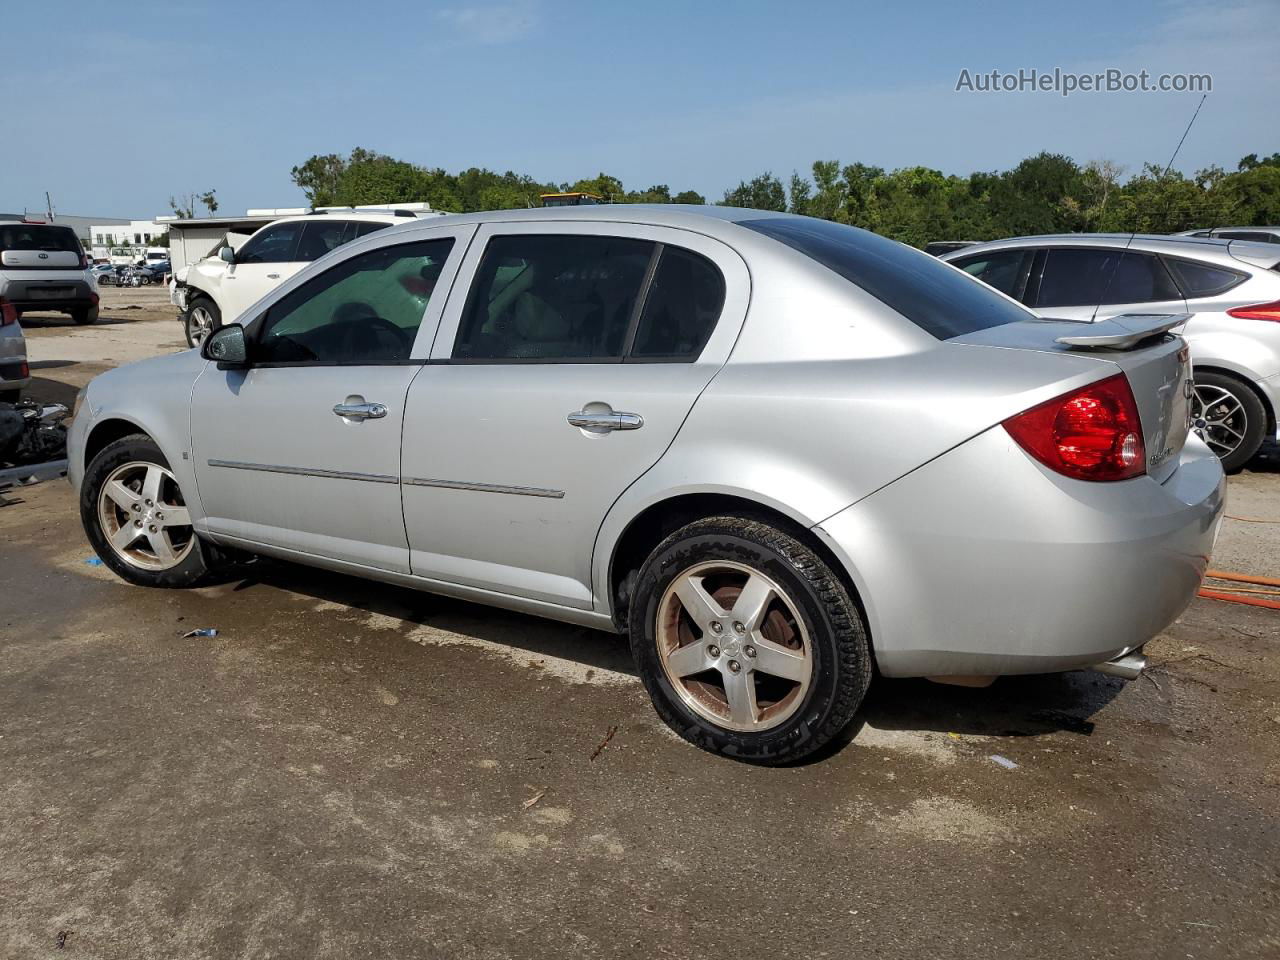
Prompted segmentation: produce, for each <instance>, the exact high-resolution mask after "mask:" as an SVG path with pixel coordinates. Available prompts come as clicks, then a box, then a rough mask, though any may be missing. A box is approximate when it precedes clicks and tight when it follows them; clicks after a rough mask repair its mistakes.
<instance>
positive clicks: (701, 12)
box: [0, 0, 1280, 217]
mask: <svg viewBox="0 0 1280 960" xmlns="http://www.w3.org/2000/svg"><path fill="white" fill-rule="evenodd" d="M108 10H109V12H108ZM1278 12H1280V10H1277V8H1276V4H1275V0H1240V2H1234V0H1224V2H1220V3H1212V4H1209V3H1204V2H1203V0H1199V2H1196V3H1180V2H1174V3H1151V2H1132V3H1116V2H1115V0H1110V2H1095V0H1073V2H1071V3H1064V4H1034V3H1027V2H1026V0H1022V2H1017V3H1004V2H999V3H994V2H993V3H981V4H978V3H972V2H970V3H957V2H955V0H947V2H943V3H925V2H919V0H917V2H914V3H899V4H894V3H884V2H878V3H866V4H863V3H850V2H845V3H839V2H834V3H827V2H820V3H803V2H797V3H789V4H781V3H777V2H742V3H732V2H729V0H722V2H717V3H708V2H703V3H691V2H690V3H682V2H666V0H650V2H648V3H644V4H635V3H626V4H624V3H617V4H613V3H598V2H597V3H585V2H582V3H579V2H557V0H498V2H487V0H476V2H469V0H445V2H438V3H437V2H426V0H419V2H398V0H393V2H380V0H365V2H362V3H352V2H345V3H338V2H330V0H310V2H273V0H258V2H255V3H244V2H240V0H222V2H218V3H197V2H182V0H165V2H151V0H134V2H131V3H129V4H111V5H110V7H109V8H108V6H106V5H103V4H89V3H84V4H78V3H42V4H34V3H16V2H6V3H4V5H3V10H2V11H0V36H3V45H4V51H5V52H4V55H3V56H0V91H3V95H2V97H0V104H3V106H2V107H0V116H3V117H4V121H5V124H4V125H5V133H4V136H3V138H2V139H0V210H6V211H9V210H14V209H21V208H23V207H24V206H27V207H30V208H33V209H35V208H41V207H42V206H43V203H44V191H45V190H49V191H50V192H51V193H52V194H53V197H54V202H55V205H56V207H57V208H58V209H59V210H61V211H63V212H65V213H69V214H71V213H74V214H88V215H101V216H130V217H149V216H152V215H154V214H158V213H162V212H166V209H167V200H168V197H169V196H170V195H171V194H180V193H185V192H192V191H202V190H205V189H208V188H209V187H215V188H217V191H218V196H219V199H220V202H221V204H222V210H223V211H224V212H241V211H243V210H244V209H245V208H246V207H250V206H290V205H295V204H299V203H301V202H303V198H302V195H301V192H300V191H298V189H297V188H296V187H295V186H294V185H293V183H292V182H291V180H290V177H289V168H290V167H291V166H293V165H294V164H297V163H300V162H302V161H303V160H305V159H306V158H307V157H309V156H310V155H312V154H314V153H329V152H336V153H346V152H347V151H349V150H350V149H351V148H352V147H355V146H363V147H366V148H369V149H373V150H378V151H381V152H383V153H388V154H391V155H393V156H396V157H399V158H402V159H406V160H411V161H413V162H416V163H421V164H425V165H429V166H442V167H444V168H446V169H448V170H458V169H461V168H465V167H469V166H487V167H490V168H494V169H498V170H507V169H512V170H516V171H518V172H522V173H529V174H531V175H533V176H535V177H537V178H539V179H545V180H556V181H559V180H573V179H576V178H578V177H580V176H591V175H594V174H595V173H598V172H600V171H602V170H603V171H605V172H608V173H611V174H613V175H615V176H618V177H620V178H621V179H622V181H623V183H624V184H625V185H626V186H627V187H628V188H644V187H647V186H649V185H651V184H654V183H667V184H669V185H670V186H671V188H672V189H673V191H674V190H680V189H685V188H692V189H695V190H698V191H700V192H702V193H704V194H706V195H707V196H708V197H709V198H711V199H718V198H719V197H720V196H721V194H722V193H723V191H724V190H725V189H726V188H727V187H730V186H732V185H734V184H736V183H737V181H738V180H739V179H742V178H749V177H751V176H753V175H754V174H756V173H759V172H760V171H762V170H766V169H769V170H772V171H774V172H775V173H777V174H779V175H780V176H782V177H783V178H784V179H785V178H786V176H788V175H789V174H790V173H791V171H792V170H793V169H794V170H800V171H802V172H807V170H808V168H809V166H810V164H811V163H812V161H814V160H816V159H839V160H841V161H842V162H846V163H847V162H852V161H855V160H858V161H862V162H864V163H871V164H877V165H880V166H884V167H889V168H893V167H899V166H906V165H915V164H923V165H926V166H931V167H936V168H939V169H941V170H943V171H944V172H947V173H968V172H970V171H972V170H975V169H999V168H1004V167H1007V166H1010V165H1012V164H1013V163H1016V162H1017V161H1018V160H1019V159H1021V158H1022V157H1024V156H1027V155H1028V154H1031V153H1035V152H1037V151H1039V150H1042V149H1044V150H1052V151H1056V152H1062V153H1066V154H1069V155H1071V156H1073V157H1075V158H1076V159H1077V160H1080V161H1081V162H1086V161H1089V160H1094V159H1104V158H1105V159H1110V160H1114V161H1116V162H1119V163H1120V164H1122V165H1124V166H1125V167H1126V168H1127V169H1128V171H1130V172H1132V171H1134V170H1136V169H1138V168H1139V167H1140V166H1141V164H1142V163H1143V162H1144V161H1155V162H1160V163H1164V162H1165V161H1166V160H1167V159H1168V157H1169V154H1170V153H1171V151H1172V150H1173V147H1174V145H1175V144H1176V142H1177V139H1178V137H1179V136H1180V134H1181V132H1182V129H1183V127H1184V126H1185V125H1186V122H1187V120H1188V119H1189V117H1190V115H1191V112H1192V110H1193V109H1194V107H1195V104H1196V102H1197V100H1198V99H1199V96H1198V95H1195V94H1188V93H1179V94H1174V93H1168V94H1165V93H1145V94H1144V93H1130V94H1126V93H1113V94H1080V93H1078V94H1076V95H1074V96H1072V97H1070V98H1066V99H1064V98H1062V97H1060V96H1058V95H1056V94H1052V93H1017V94H976V93H957V92H955V84H956V79H957V77H958V75H959V73H960V70H961V69H962V68H967V69H969V70H971V71H974V72H978V71H990V70H992V69H999V70H1003V71H1016V70H1017V69H1018V68H1020V67H1026V68H1032V67H1035V68H1039V69H1042V70H1044V69H1047V70H1052V69H1053V68H1054V67H1061V68H1062V69H1064V70H1073V71H1079V72H1092V71H1095V70H1100V69H1105V68H1107V67H1117V68H1119V69H1122V70H1126V71H1134V72H1137V71H1139V70H1142V69H1146V70H1150V71H1152V72H1153V73H1160V72H1166V71H1167V72H1196V73H1210V74H1212V75H1213V81H1214V90H1213V93H1212V94H1211V95H1210V96H1209V99H1208V102H1207V103H1206V104H1205V108H1204V111H1203V112H1202V114H1201V116H1200V119H1199V120H1198V121H1197V124H1196V128H1195V130H1194V131H1193V132H1192V134H1191V136H1190V137H1189V138H1188V140H1187V144H1186V146H1185V147H1184V148H1183V152H1182V154H1181V155H1180V157H1179V160H1178V164H1177V166H1178V167H1179V168H1181V169H1183V170H1186V171H1188V172H1189V171H1192V170H1195V169H1197V168H1199V167H1203V166H1206V165H1208V164H1211V163H1217V164H1220V165H1223V166H1225V167H1227V168H1228V169H1233V168H1234V166H1235V163H1236V161H1237V160H1238V159H1239V158H1240V157H1241V156H1242V155H1243V154H1245V153H1250V152H1258V153H1271V152H1273V151H1276V150H1280V122H1277V121H1276V116H1277V104H1276V91H1277V90H1280V58H1277V57H1276V56H1275V26H1276V14H1277V13H1278Z"/></svg>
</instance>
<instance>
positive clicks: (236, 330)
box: [200, 323, 249, 367]
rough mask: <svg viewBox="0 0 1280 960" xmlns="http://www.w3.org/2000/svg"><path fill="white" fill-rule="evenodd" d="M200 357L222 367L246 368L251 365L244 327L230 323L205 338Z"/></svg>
mask: <svg viewBox="0 0 1280 960" xmlns="http://www.w3.org/2000/svg"><path fill="white" fill-rule="evenodd" d="M200 356H202V357H204V358H205V359H206V360H212V361H213V362H214V363H216V364H218V366H220V367H245V366H248V365H249V351H248V349H247V348H246V346H245V340H244V327H242V326H240V324H238V323H230V324H227V326H225V327H219V328H218V329H217V330H215V331H213V333H211V334H209V335H208V336H207V337H205V338H204V343H202V344H201V345H200Z"/></svg>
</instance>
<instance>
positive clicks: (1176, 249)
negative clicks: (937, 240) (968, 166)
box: [940, 233, 1277, 266]
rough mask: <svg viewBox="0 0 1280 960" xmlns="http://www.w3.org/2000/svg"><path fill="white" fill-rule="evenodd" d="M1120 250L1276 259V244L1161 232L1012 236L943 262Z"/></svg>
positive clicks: (1211, 257)
mask: <svg viewBox="0 0 1280 960" xmlns="http://www.w3.org/2000/svg"><path fill="white" fill-rule="evenodd" d="M1043 246H1055V247H1112V248H1114V247H1121V248H1128V249H1132V250H1141V251H1144V252H1146V253H1165V254H1169V255H1171V256H1186V257H1196V258H1199V259H1202V260H1213V261H1217V262H1221V263H1229V264H1232V265H1234V266H1239V264H1240V262H1241V260H1242V259H1244V258H1248V259H1247V261H1246V262H1247V263H1249V264H1252V265H1254V266H1259V265H1261V263H1262V262H1263V261H1267V260H1273V259H1275V258H1276V252H1277V251H1276V245H1275V244H1274V243H1265V242H1261V241H1258V242H1253V241H1249V240H1229V239H1225V238H1218V237H1180V236H1169V235H1167V234H1163V233H1159V234H1154V233H1136V234H1131V233H1056V234H1055V233H1047V234H1043V235H1041V236H1031V237H1009V238H1008V239H1005V240H989V241H987V242H986V243H980V244H977V245H976V246H972V247H964V248H963V249H960V250H954V251H952V252H950V253H944V254H942V256H941V257H940V259H942V260H945V261H952V260H960V259H963V258H967V257H972V256H974V255H975V254H978V255H980V254H982V253H985V252H987V251H991V250H1009V249H1016V248H1019V247H1043Z"/></svg>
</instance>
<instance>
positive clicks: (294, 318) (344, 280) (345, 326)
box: [253, 239, 453, 365]
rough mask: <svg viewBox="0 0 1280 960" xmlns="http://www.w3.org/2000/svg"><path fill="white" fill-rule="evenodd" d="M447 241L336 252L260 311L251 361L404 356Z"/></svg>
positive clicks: (372, 360) (373, 360)
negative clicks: (334, 258) (324, 266)
mask: <svg viewBox="0 0 1280 960" xmlns="http://www.w3.org/2000/svg"><path fill="white" fill-rule="evenodd" d="M452 247H453V240H452V239H441V240H422V241H419V242H417V243H406V244H401V245H399V246H394V247H381V248H379V249H377V250H370V251H369V252H368V253H362V254H359V255H358V256H354V257H351V258H350V259H347V260H343V261H342V262H340V263H336V264H334V265H333V266H332V267H330V268H329V269H328V270H325V271H324V272H323V273H321V274H320V275H319V276H317V277H314V278H312V279H311V280H309V281H308V282H306V283H304V284H303V285H302V286H300V287H299V288H298V289H297V290H294V291H293V292H292V293H290V294H288V295H287V296H285V297H282V298H281V299H280V300H279V301H278V302H277V303H276V304H275V305H274V306H272V307H271V309H270V310H269V311H268V312H267V315H266V318H265V319H264V320H263V322H262V329H261V332H260V333H259V335H258V337H257V343H256V345H255V347H254V350H253V360H254V362H255V363H304V364H305V363H326V364H341V363H346V364H366V365H367V364H381V363H396V362H399V361H403V360H408V359H409V353H410V351H411V350H412V349H413V341H414V338H415V337H416V336H417V334H418V327H419V325H420V324H421V323H422V315H423V314H424V313H425V312H426V309H427V303H428V302H429V301H430V299H431V295H432V291H433V290H434V289H435V285H436V281H437V280H438V279H439V277H440V272H441V270H442V269H443V267H444V263H445V260H446V259H448V256H449V251H450V249H452Z"/></svg>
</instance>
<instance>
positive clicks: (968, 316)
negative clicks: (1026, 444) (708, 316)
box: [739, 217, 1033, 340]
mask: <svg viewBox="0 0 1280 960" xmlns="http://www.w3.org/2000/svg"><path fill="white" fill-rule="evenodd" d="M739 226H742V227H746V228H747V229H749V230H754V231H756V232H757V233H761V234H764V235H765V236H767V237H771V238H773V239H774V240H777V241H778V242H779V243H782V244H785V245H786V246H788V247H791V248H792V249H793V250H797V251H799V252H800V253H802V254H804V255H805V256H807V257H809V258H810V259H811V260H814V261H816V262H818V263H820V264H822V266H824V267H826V268H827V269H828V270H831V271H832V272H834V273H835V274H837V275H839V276H841V277H843V278H844V279H846V280H848V281H849V282H850V283H852V284H854V285H855V286H857V287H860V288H861V289H862V290H865V291H866V292H867V293H869V294H870V295H871V296H873V297H875V298H876V299H877V300H879V301H881V302H882V303H884V304H885V305H886V306H888V307H889V308H891V309H893V310H896V311H897V312H898V313H900V314H901V315H902V316H904V317H906V318H907V319H908V320H910V321H911V322H912V323H914V324H915V325H916V326H918V327H920V328H921V329H922V330H924V331H925V332H927V333H929V334H932V335H933V336H935V337H937V338H938V339H939V340H947V339H950V338H951V337H959V336H962V335H964V334H966V333H973V332H974V331H976V330H985V329H987V328H988V327H998V326H1000V325H1001V324H1005V323H1016V322H1018V321H1020V320H1029V319H1032V318H1033V314H1030V313H1028V312H1027V311H1026V310H1024V309H1023V308H1022V307H1020V306H1018V305H1017V304H1016V303H1010V302H1009V301H1008V300H1006V299H1005V298H1004V297H1002V296H999V295H998V294H997V293H996V292H995V291H994V290H992V289H990V288H989V287H987V286H985V285H984V284H981V283H974V282H973V281H972V280H971V279H969V278H968V277H963V276H961V275H960V274H959V273H957V272H956V271H955V270H953V269H951V267H950V265H948V264H945V263H942V262H941V261H939V260H938V259H937V258H936V257H931V256H929V255H928V254H927V253H923V252H921V251H919V250H915V249H913V248H911V247H908V246H906V245H905V244H902V243H898V242H897V241H896V240H889V239H888V238H886V237H881V236H879V235H877V234H874V233H870V232H868V231H866V230H859V229H858V228H857V227H850V226H845V225H844V224H839V223H832V222H830V221H828V220H815V219H811V218H808V217H770V218H767V219H762V220H744V221H740V222H739Z"/></svg>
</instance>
